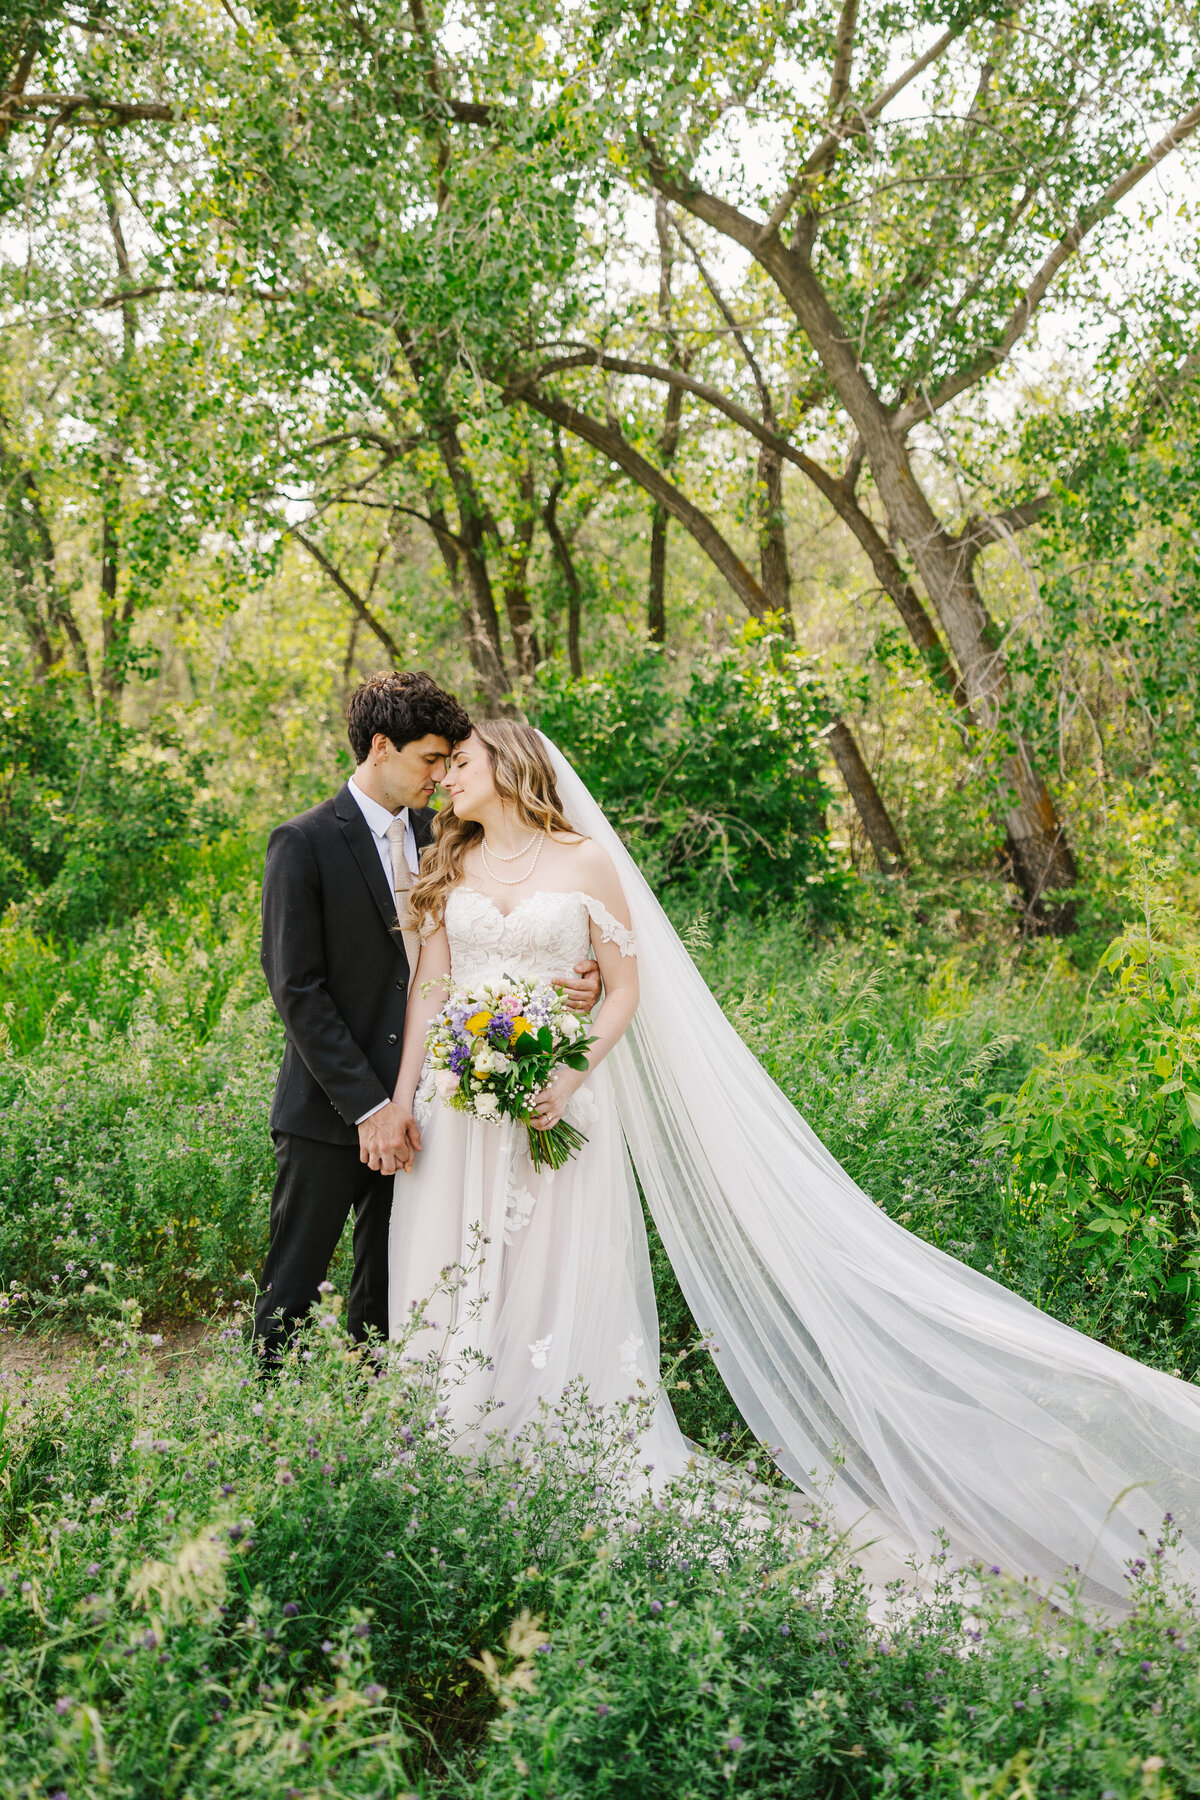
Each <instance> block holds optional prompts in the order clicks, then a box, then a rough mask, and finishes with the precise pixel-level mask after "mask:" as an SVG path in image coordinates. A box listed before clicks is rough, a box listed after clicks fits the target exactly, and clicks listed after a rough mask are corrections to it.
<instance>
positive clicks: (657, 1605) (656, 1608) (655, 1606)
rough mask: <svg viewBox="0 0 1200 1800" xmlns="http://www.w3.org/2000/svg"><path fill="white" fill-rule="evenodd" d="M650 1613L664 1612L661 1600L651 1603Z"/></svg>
mask: <svg viewBox="0 0 1200 1800" xmlns="http://www.w3.org/2000/svg"><path fill="white" fill-rule="evenodd" d="M650 1611H651V1612H652V1613H660V1612H661V1611H662V1601H661V1600H652V1601H651V1602H650Z"/></svg>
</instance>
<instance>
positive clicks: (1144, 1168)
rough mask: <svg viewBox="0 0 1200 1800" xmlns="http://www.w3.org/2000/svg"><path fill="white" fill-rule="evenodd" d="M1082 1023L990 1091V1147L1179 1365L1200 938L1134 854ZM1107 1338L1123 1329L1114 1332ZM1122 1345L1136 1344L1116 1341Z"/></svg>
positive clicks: (1195, 1212) (1190, 1328)
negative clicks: (1129, 907)
mask: <svg viewBox="0 0 1200 1800" xmlns="http://www.w3.org/2000/svg"><path fill="white" fill-rule="evenodd" d="M1135 899H1136V901H1137V902H1138V911H1139V912H1140V913H1141V917H1140V919H1139V920H1138V922H1137V923H1136V924H1134V925H1130V926H1129V927H1128V928H1127V929H1126V930H1125V931H1123V932H1122V933H1121V935H1120V936H1119V937H1118V938H1117V939H1116V940H1115V941H1114V942H1113V943H1112V944H1111V945H1110V946H1109V948H1108V949H1107V950H1106V951H1105V953H1104V955H1103V957H1102V958H1101V963H1100V970H1099V972H1098V976H1097V980H1096V982H1095V985H1094V987H1093V990H1092V993H1091V996H1090V999H1089V1002H1088V1005H1087V1007H1086V1009H1085V1011H1084V1015H1083V1019H1082V1022H1081V1030H1080V1031H1079V1033H1078V1035H1077V1036H1076V1037H1075V1038H1073V1039H1072V1040H1071V1041H1070V1042H1068V1043H1066V1044H1065V1045H1063V1046H1061V1047H1059V1048H1054V1047H1051V1046H1048V1045H1044V1044H1043V1045H1042V1046H1041V1047H1040V1051H1039V1055H1038V1057H1037V1059H1036V1061H1035V1062H1034V1065H1033V1067H1032V1068H1031V1069H1030V1071H1029V1073H1028V1075H1027V1076H1026V1078H1025V1080H1024V1081H1023V1082H1022V1084H1021V1086H1020V1088H1019V1089H1018V1090H1017V1092H1016V1093H1010V1094H1007V1095H1003V1096H999V1097H998V1098H997V1100H996V1115H997V1122H996V1124H995V1125H994V1127H993V1128H992V1130H991V1131H990V1132H989V1133H988V1135H987V1142H988V1144H989V1146H991V1147H993V1148H995V1149H998V1150H1002V1151H1005V1152H1007V1153H1008V1154H1009V1155H1010V1156H1011V1158H1012V1164H1013V1186H1014V1193H1015V1198H1016V1202H1017V1204H1019V1205H1020V1206H1021V1207H1023V1208H1024V1209H1025V1210H1026V1211H1027V1212H1028V1213H1029V1214H1031V1215H1033V1216H1037V1215H1041V1216H1043V1217H1044V1218H1045V1219H1046V1220H1047V1221H1048V1222H1049V1225H1050V1228H1051V1230H1052V1233H1053V1235H1054V1238H1055V1240H1056V1242H1057V1245H1058V1247H1059V1249H1060V1252H1061V1253H1062V1254H1063V1255H1064V1256H1065V1257H1067V1258H1068V1259H1069V1260H1070V1261H1071V1262H1072V1263H1074V1264H1075V1265H1076V1266H1077V1267H1078V1268H1080V1269H1081V1270H1082V1271H1083V1272H1084V1273H1085V1275H1086V1277H1087V1279H1088V1281H1089V1283H1090V1285H1091V1286H1092V1288H1093V1290H1094V1291H1096V1292H1097V1293H1098V1294H1099V1295H1101V1296H1102V1300H1101V1307H1102V1310H1107V1305H1106V1302H1107V1301H1108V1300H1109V1298H1110V1296H1111V1300H1112V1302H1113V1304H1114V1305H1116V1304H1117V1302H1118V1301H1119V1297H1120V1296H1122V1295H1123V1294H1127V1293H1129V1292H1133V1293H1134V1294H1138V1295H1140V1296H1141V1297H1142V1298H1144V1299H1146V1300H1148V1301H1150V1302H1152V1303H1153V1304H1154V1306H1155V1307H1156V1308H1157V1310H1158V1312H1159V1315H1160V1318H1161V1319H1162V1322H1163V1323H1164V1325H1168V1326H1170V1327H1171V1328H1172V1329H1173V1331H1174V1332H1175V1334H1176V1345H1175V1355H1176V1357H1177V1359H1179V1360H1180V1361H1183V1360H1185V1359H1186V1361H1187V1362H1188V1363H1189V1364H1190V1363H1191V1362H1192V1360H1193V1359H1194V1357H1195V1354H1196V1349H1197V1340H1198V1338H1200V1207H1198V1205H1197V1197H1196V1196H1197V1188H1198V1187H1200V936H1198V935H1197V933H1196V930H1195V926H1194V924H1193V923H1192V922H1191V921H1190V920H1189V919H1187V918H1185V917H1184V916H1183V915H1182V914H1181V913H1180V912H1179V910H1178V909H1177V908H1176V907H1175V906H1174V905H1173V904H1172V903H1170V902H1169V901H1168V900H1167V899H1166V898H1165V897H1164V896H1163V895H1162V894H1161V893H1160V892H1157V891H1156V889H1155V886H1154V880H1153V871H1152V869H1151V868H1150V867H1149V866H1147V865H1144V866H1143V869H1142V872H1141V876H1140V882H1139V890H1138V892H1137V894H1136V895H1135ZM1117 1335H1118V1338H1119V1336H1120V1335H1121V1334H1119V1333H1118V1334H1117ZM1122 1347H1129V1348H1134V1349H1135V1353H1136V1346H1135V1345H1129V1344H1125V1345H1122Z"/></svg>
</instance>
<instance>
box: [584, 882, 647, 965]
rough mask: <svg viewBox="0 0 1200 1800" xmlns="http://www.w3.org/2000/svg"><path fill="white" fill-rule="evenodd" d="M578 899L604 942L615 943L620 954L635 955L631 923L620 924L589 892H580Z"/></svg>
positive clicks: (634, 940)
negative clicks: (597, 928)
mask: <svg viewBox="0 0 1200 1800" xmlns="http://www.w3.org/2000/svg"><path fill="white" fill-rule="evenodd" d="M579 897H580V899H581V900H582V901H583V904H584V905H585V906H586V907H587V909H588V912H589V914H590V915H591V920H592V924H593V925H596V926H598V927H599V930H600V936H601V938H602V939H603V941H604V942H605V943H606V944H615V945H616V946H617V949H618V950H619V951H620V952H621V955H622V956H636V955H637V937H636V935H635V933H634V930H633V927H632V926H631V925H622V924H621V922H620V920H619V919H614V918H613V916H612V914H611V913H610V912H609V910H608V908H607V907H606V906H601V904H600V902H599V901H598V900H593V899H592V896H591V895H590V894H581V895H580V896H579Z"/></svg>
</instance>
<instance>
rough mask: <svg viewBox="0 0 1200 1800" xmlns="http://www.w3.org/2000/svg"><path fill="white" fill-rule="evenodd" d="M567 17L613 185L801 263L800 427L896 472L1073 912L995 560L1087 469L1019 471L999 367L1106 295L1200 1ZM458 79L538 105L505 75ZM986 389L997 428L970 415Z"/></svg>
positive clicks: (1180, 129)
mask: <svg viewBox="0 0 1200 1800" xmlns="http://www.w3.org/2000/svg"><path fill="white" fill-rule="evenodd" d="M542 17H543V34H542V35H541V37H540V40H539V41H541V43H542V46H543V48H542V54H541V58H540V62H539V63H538V65H537V67H538V70H539V72H540V74H541V76H542V79H543V81H544V83H545V92H546V94H547V96H548V98H547V100H546V102H545V105H544V109H543V112H542V117H543V118H544V119H545V120H546V121H549V120H551V119H552V118H554V116H555V109H556V108H557V107H558V106H559V105H561V96H562V95H564V94H566V93H568V92H569V93H570V94H572V95H573V96H574V97H575V103H576V109H577V110H576V116H577V117H581V116H583V115H584V114H585V113H586V115H587V121H588V125H589V127H590V129H591V144H592V153H593V157H594V164H593V166H594V170H595V183H596V190H597V191H611V188H612V185H613V183H614V180H616V179H620V180H622V181H624V182H626V183H628V184H629V185H630V186H631V187H632V188H633V189H635V190H638V191H641V192H644V193H646V194H648V195H650V196H658V197H661V198H662V199H665V200H667V201H668V202H670V203H671V204H672V205H673V206H675V207H677V208H679V209H680V210H681V211H682V212H683V213H686V214H688V215H690V216H691V217H692V219H693V220H694V221H695V222H696V226H697V228H698V229H701V230H703V231H704V232H706V233H708V234H710V235H711V239H715V240H718V241H724V242H725V243H726V244H727V245H729V246H736V247H737V250H738V252H740V253H741V254H742V255H743V256H745V257H748V258H751V259H753V261H754V262H755V263H756V264H757V266H758V267H759V268H760V269H761V270H762V271H763V273H764V275H765V276H766V277H767V278H768V279H769V281H770V282H771V284H772V285H773V288H774V290H775V291H776V293H777V295H778V297H779V301H780V303H781V306H782V307H783V308H784V309H785V310H786V313H787V316H788V317H789V319H790V321H791V323H792V325H793V327H794V334H795V351H794V354H795V363H796V380H795V383H794V386H795V391H796V393H797V395H798V396H799V398H798V399H797V401H796V403H795V405H794V407H793V411H792V415H791V416H790V417H789V418H787V419H786V420H784V421H782V422H781V423H782V425H783V427H784V430H785V432H786V435H787V437H788V439H789V441H792V442H795V443H797V444H799V445H800V446H801V447H802V448H804V449H805V450H806V451H807V452H808V453H809V454H810V455H811V454H812V453H813V451H815V450H819V451H820V453H821V454H820V462H821V466H822V467H823V469H824V470H825V472H826V473H827V474H828V475H829V477H830V484H831V485H832V484H834V483H836V485H837V486H838V487H839V488H840V489H841V490H842V492H843V494H844V495H845V497H846V499H847V501H848V502H849V501H854V500H855V499H856V498H857V495H858V492H859V487H860V481H864V480H869V483H870V487H871V490H872V496H873V500H874V502H875V503H877V504H878V506H879V507H880V509H881V511H882V513H883V532H882V534H881V535H883V536H884V537H885V538H886V539H888V540H889V541H890V542H891V543H892V544H893V545H894V546H896V547H897V548H900V549H902V553H903V556H904V558H905V560H906V562H907V564H908V566H909V567H910V568H911V570H912V571H913V572H914V574H915V576H916V577H917V579H918V580H919V582H920V584H921V586H922V587H923V588H924V590H925V594H926V595H927V597H928V600H929V602H930V603H931V605H932V608H933V610H934V613H935V614H936V617H937V620H938V624H939V625H940V628H941V632H942V633H944V637H945V640H946V643H947V645H948V649H949V653H950V655H951V656H952V658H953V661H954V665H955V669H956V675H957V677H958V678H960V679H961V683H962V687H963V690H964V696H965V700H966V703H967V705H968V707H969V709H970V714H971V717H972V720H973V722H974V724H975V725H976V727H977V728H978V731H979V732H980V733H982V734H983V736H984V739H985V741H986V743H987V745H988V747H989V753H990V755H991V758H992V760H993V762H994V764H995V767H996V773H997V779H998V784H999V807H1000V812H1001V814H1002V817H1003V822H1004V827H1005V832H1006V837H1007V842H1008V849H1009V855H1010V857H1011V862H1012V868H1013V873H1014V875H1015V877H1016V879H1017V881H1018V882H1019V884H1020V886H1021V888H1022V890H1023V893H1024V895H1025V897H1026V902H1027V904H1028V906H1029V908H1030V909H1031V912H1033V913H1035V914H1039V913H1040V914H1042V915H1043V916H1045V917H1048V918H1049V919H1050V920H1051V921H1053V920H1054V918H1055V917H1056V916H1058V917H1060V918H1061V920H1062V922H1064V923H1065V922H1067V916H1066V915H1056V913H1055V909H1054V908H1053V906H1051V907H1049V908H1047V906H1046V904H1045V901H1044V898H1043V897H1044V896H1045V895H1047V894H1051V893H1053V892H1054V891H1055V890H1058V889H1064V888H1069V887H1071V886H1072V885H1073V884H1074V883H1075V881H1076V879H1077V871H1076V867H1075V860H1074V857H1073V855H1072V852H1071V849H1070V846H1069V845H1068V842H1067V838H1066V832H1065V830H1064V826H1063V823H1062V820H1061V819H1060V817H1059V815H1058V813H1057V811H1056V808H1055V805H1054V802H1053V800H1052V798H1051V795H1050V792H1049V789H1048V786H1047V783H1046V780H1045V778H1044V776H1043V774H1042V772H1041V770H1040V769H1039V767H1038V766H1037V763H1036V761H1035V758H1034V755H1033V752H1032V748H1031V745H1030V741H1029V737H1028V734H1027V733H1026V731H1025V730H1024V729H1023V726H1022V720H1021V717H1020V708H1019V705H1018V703H1017V698H1016V696H1015V695H1014V690H1013V684H1012V680H1011V674H1010V669H1009V645H1008V643H1007V642H1006V638H1005V632H1004V630H1003V629H1002V627H1001V625H1000V624H999V622H998V621H997V619H996V618H995V617H994V616H993V614H992V612H991V611H990V610H989V606H988V604H987V600H986V585H985V582H984V580H983V579H981V573H980V568H981V563H982V562H984V561H986V559H987V557H988V555H989V554H991V553H994V549H995V547H997V546H998V547H999V548H1000V549H1001V550H1003V549H1005V548H1006V547H1008V546H1010V545H1011V544H1012V542H1013V540H1014V538H1015V537H1016V535H1017V534H1019V533H1021V532H1023V531H1025V530H1027V529H1028V527H1029V526H1030V525H1031V524H1032V523H1033V522H1034V520H1036V519H1037V518H1038V517H1039V516H1040V515H1041V513H1042V512H1043V510H1044V508H1045V504H1046V498H1045V496H1046V493H1047V492H1048V491H1049V490H1050V486H1051V484H1052V482H1053V480H1054V479H1055V478H1057V477H1061V476H1062V475H1063V474H1064V473H1065V471H1063V470H1062V469H1060V468H1055V467H1052V466H1050V467H1046V468H1043V469H1042V470H1040V471H1037V473H1038V474H1040V476H1041V477H1042V481H1043V484H1044V485H1043V486H1042V487H1041V488H1038V489H1033V490H1032V491H1031V484H1030V485H1027V486H1026V487H1025V489H1024V491H1021V492H1006V491H1005V484H1004V480H1003V465H1004V455H1003V434H1004V433H1005V432H1006V430H1007V429H1008V424H1007V419H1006V417H1005V412H1006V408H1005V407H1004V405H1003V404H1000V405H997V406H995V407H992V408H990V409H989V407H988V405H987V402H986V398H985V393H986V390H987V389H988V388H989V387H994V386H996V385H998V384H1002V383H1003V382H1004V380H1005V377H1006V375H1007V373H1008V371H1009V370H1010V368H1011V366H1012V363H1013V359H1014V356H1016V355H1017V354H1018V353H1019V351H1020V349H1021V347H1022V345H1023V344H1025V343H1026V342H1027V341H1028V340H1030V338H1031V334H1033V332H1034V330H1035V327H1036V325H1037V321H1038V317H1039V314H1040V313H1041V312H1042V311H1043V309H1044V307H1045V304H1046V302H1047V299H1048V297H1053V298H1054V299H1055V300H1057V301H1059V302H1060V303H1061V304H1063V305H1067V304H1070V305H1071V306H1073V307H1076V308H1081V307H1086V306H1087V305H1088V304H1089V303H1090V304H1093V305H1094V304H1096V297H1095V296H1094V295H1093V294H1091V293H1090V291H1089V289H1088V285H1087V280H1086V276H1087V272H1088V270H1089V268H1091V267H1094V266H1095V263H1096V260H1097V258H1098V257H1100V256H1101V255H1102V254H1104V253H1106V252H1107V253H1109V254H1112V253H1113V249H1114V245H1115V244H1116V243H1118V242H1119V240H1120V235H1121V233H1122V232H1123V231H1124V230H1125V228H1126V227H1125V222H1124V216H1123V215H1122V214H1121V213H1120V212H1119V208H1120V207H1121V203H1122V202H1123V201H1124V200H1125V198H1126V196H1127V195H1129V194H1131V193H1133V191H1134V190H1135V189H1136V188H1138V186H1139V184H1141V183H1143V182H1145V181H1146V179H1147V177H1149V176H1150V175H1151V174H1152V173H1153V172H1154V170H1155V169H1157V168H1159V167H1160V166H1161V165H1162V164H1163V162H1164V159H1166V158H1168V157H1170V156H1172V155H1174V154H1176V153H1177V152H1178V151H1179V149H1180V147H1181V146H1182V145H1184V144H1186V143H1187V142H1188V140H1189V139H1190V138H1191V137H1192V136H1193V134H1194V133H1195V131H1196V129H1197V126H1198V125H1200V103H1198V100H1197V95H1198V92H1200V87H1198V78H1197V77H1198V69H1197V59H1198V51H1197V41H1198V40H1197V35H1196V32H1195V21H1194V17H1192V16H1191V14H1190V11H1189V9H1187V8H1186V7H1184V6H1181V5H1171V4H1167V5H1165V6H1163V5H1155V6H1153V7H1151V6H1149V5H1147V4H1140V5H1137V4H1135V5H1133V6H1128V5H1122V6H1117V5H1116V4H1103V3H1102V4H1099V5H1096V6H1091V7H1088V8H1086V9H1078V8H1063V7H1061V6H1058V5H1056V4H1052V3H1051V0H1044V3H1043V4H1032V5H1022V6H1010V5H1005V4H998V3H992V4H988V5H985V6H971V5H965V6H961V7H958V8H957V9H956V10H955V11H954V12H953V13H952V14H951V15H950V17H949V18H946V17H945V15H941V16H939V15H938V14H937V12H936V11H935V10H933V9H931V8H928V7H925V6H923V5H910V6H907V7H905V6H900V7H897V6H892V5H889V6H888V7H886V8H884V7H882V6H878V5H876V6H871V5H869V4H860V3H859V0H843V4H842V6H841V8H840V10H838V9H831V8H828V7H826V6H824V5H817V4H815V3H810V4H807V5H804V4H802V5H799V6H796V5H792V4H786V5H785V4H782V3H779V4H767V5H765V6H762V7H758V8H755V9H753V10H748V9H745V8H742V7H740V6H736V5H733V4H725V3H724V0H715V3H714V4H710V5H706V6H704V7H700V8H697V7H693V6H690V5H683V4H671V3H670V0H668V3H667V4H664V5H661V6H656V7H655V8H653V9H649V8H646V7H643V6H639V5H630V4H625V3H622V0H597V3H596V4H593V5H590V6H582V7H577V8H571V9H570V11H569V12H564V13H551V12H549V11H547V12H546V13H545V14H543V16H542ZM447 107H448V111H450V113H451V114H452V116H454V117H457V118H459V119H461V120H463V121H464V122H467V123H473V124H474V125H475V126H476V128H477V129H481V130H489V131H492V132H498V133H501V134H503V133H505V132H507V131H508V130H510V129H511V128H512V123H511V122H512V119H513V117H514V112H515V109H514V108H513V106H512V103H511V100H510V98H509V97H508V95H507V94H506V93H505V92H504V90H503V87H502V85H497V86H496V87H495V88H494V89H492V90H490V91H487V92H483V91H481V90H480V86H479V83H478V81H476V82H475V85H474V91H473V92H472V94H471V98H470V100H469V101H467V100H465V98H464V100H463V101H462V104H459V97H458V95H457V94H454V93H451V94H448V95H447ZM456 108H457V110H456ZM520 128H521V129H522V130H528V129H529V123H528V116H527V111H526V109H524V108H522V110H521V126H520ZM578 135H579V137H580V138H582V137H584V136H585V135H586V134H585V132H584V131H583V130H582V129H581V130H580V132H579V134H578ZM1100 305H1101V306H1102V300H1101V302H1100ZM672 374H673V377H674V378H675V379H676V380H677V381H678V380H682V379H685V374H684V372H683V371H681V370H679V369H676V370H674V371H672ZM968 413H969V416H970V419H971V424H972V428H973V432H974V444H975V450H974V453H973V454H963V452H962V450H961V448H960V446H959V444H958V443H957V442H956V439H955V433H956V428H957V426H958V424H959V422H960V421H961V420H962V419H963V418H964V417H965V416H967V415H968ZM981 438H982V439H990V449H991V454H990V455H989V456H984V455H983V454H982V453H981V451H980V448H979V445H980V442H981ZM813 460H814V462H815V461H817V460H818V458H817V456H815V455H814V456H813ZM1023 473H1024V474H1025V475H1026V476H1028V475H1029V474H1030V473H1031V472H1030V471H1029V470H1028V469H1027V468H1026V469H1025V470H1024V471H1023ZM828 497H829V499H830V501H831V504H832V503H833V498H834V497H833V495H832V493H830V494H829V495H828ZM885 585H886V584H885ZM893 585H894V584H893ZM889 591H891V588H889ZM930 648H931V649H932V646H931V647H930Z"/></svg>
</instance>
